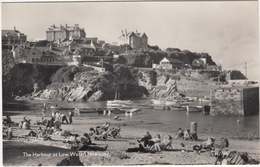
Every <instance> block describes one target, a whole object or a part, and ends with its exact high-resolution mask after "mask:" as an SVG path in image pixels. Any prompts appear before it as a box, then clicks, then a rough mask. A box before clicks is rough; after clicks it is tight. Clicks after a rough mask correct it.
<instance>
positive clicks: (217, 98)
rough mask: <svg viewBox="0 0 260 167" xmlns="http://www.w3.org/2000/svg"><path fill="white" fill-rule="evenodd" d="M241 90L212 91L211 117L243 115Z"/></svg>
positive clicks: (222, 89)
mask: <svg viewBox="0 0 260 167" xmlns="http://www.w3.org/2000/svg"><path fill="white" fill-rule="evenodd" d="M241 94H242V93H241V90H240V89H232V88H216V89H211V108H210V114H211V115H243V105H242V96H241Z"/></svg>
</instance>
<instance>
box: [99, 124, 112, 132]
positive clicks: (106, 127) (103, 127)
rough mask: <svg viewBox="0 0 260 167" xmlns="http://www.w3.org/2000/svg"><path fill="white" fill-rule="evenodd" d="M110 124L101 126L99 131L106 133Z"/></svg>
mask: <svg viewBox="0 0 260 167" xmlns="http://www.w3.org/2000/svg"><path fill="white" fill-rule="evenodd" d="M109 126H110V123H108V122H106V123H105V124H104V125H102V127H101V129H102V130H104V131H107V130H108V129H109Z"/></svg>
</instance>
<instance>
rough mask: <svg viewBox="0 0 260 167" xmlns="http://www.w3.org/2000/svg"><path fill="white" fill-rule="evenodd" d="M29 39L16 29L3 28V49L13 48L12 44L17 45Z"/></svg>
mask: <svg viewBox="0 0 260 167" xmlns="http://www.w3.org/2000/svg"><path fill="white" fill-rule="evenodd" d="M26 41H27V35H25V34H24V33H21V32H20V31H18V30H16V28H15V27H14V29H13V30H2V49H3V50H5V49H9V50H11V48H12V45H14V46H17V45H19V44H23V43H25V42H26Z"/></svg>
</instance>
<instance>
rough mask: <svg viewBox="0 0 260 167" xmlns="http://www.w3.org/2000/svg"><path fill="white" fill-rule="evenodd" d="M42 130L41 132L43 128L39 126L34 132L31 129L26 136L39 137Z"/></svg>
mask: <svg viewBox="0 0 260 167" xmlns="http://www.w3.org/2000/svg"><path fill="white" fill-rule="evenodd" d="M42 132H43V129H42V128H41V127H40V126H39V127H38V129H37V131H36V132H34V131H33V130H31V131H30V132H29V134H28V135H27V136H33V137H41V134H42Z"/></svg>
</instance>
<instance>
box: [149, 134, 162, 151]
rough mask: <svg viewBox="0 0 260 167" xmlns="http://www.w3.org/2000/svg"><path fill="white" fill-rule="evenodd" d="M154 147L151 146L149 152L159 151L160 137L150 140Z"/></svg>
mask: <svg viewBox="0 0 260 167" xmlns="http://www.w3.org/2000/svg"><path fill="white" fill-rule="evenodd" d="M152 141H153V142H154V145H153V146H151V148H150V150H155V151H159V152H160V151H161V148H160V144H161V136H160V135H159V134H157V135H156V136H155V137H154V138H152Z"/></svg>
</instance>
